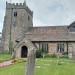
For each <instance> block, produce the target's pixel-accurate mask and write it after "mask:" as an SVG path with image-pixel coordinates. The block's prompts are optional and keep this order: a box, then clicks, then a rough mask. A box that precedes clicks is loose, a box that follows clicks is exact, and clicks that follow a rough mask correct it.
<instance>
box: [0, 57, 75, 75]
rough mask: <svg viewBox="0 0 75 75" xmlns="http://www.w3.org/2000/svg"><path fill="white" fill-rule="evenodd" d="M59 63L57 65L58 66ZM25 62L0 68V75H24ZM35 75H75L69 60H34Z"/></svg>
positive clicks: (73, 67)
mask: <svg viewBox="0 0 75 75" xmlns="http://www.w3.org/2000/svg"><path fill="white" fill-rule="evenodd" d="M58 62H59V64H58ZM25 65H26V62H20V63H18V62H17V63H16V64H14V65H10V66H7V67H4V68H0V75H24V73H25ZM34 73H35V75H75V63H74V62H73V61H72V60H70V59H64V58H61V59H59V60H58V59H56V58H45V59H42V58H41V59H36V66H35V71H34Z"/></svg>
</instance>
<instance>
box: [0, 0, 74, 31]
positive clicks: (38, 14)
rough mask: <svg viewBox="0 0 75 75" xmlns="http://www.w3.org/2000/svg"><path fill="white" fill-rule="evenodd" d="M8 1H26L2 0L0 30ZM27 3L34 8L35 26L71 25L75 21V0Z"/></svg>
mask: <svg viewBox="0 0 75 75" xmlns="http://www.w3.org/2000/svg"><path fill="white" fill-rule="evenodd" d="M6 1H8V2H10V1H11V2H12V3H13V2H14V3H17V2H18V3H21V2H22V3H23V2H24V0H0V32H1V31H2V26H3V20H4V14H5V4H6ZM26 3H27V5H28V6H29V8H30V9H31V10H33V13H34V16H33V24H34V26H52V25H69V24H70V23H71V22H73V21H75V0H26Z"/></svg>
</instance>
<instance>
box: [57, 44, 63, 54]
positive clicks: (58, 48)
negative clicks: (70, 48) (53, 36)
mask: <svg viewBox="0 0 75 75" xmlns="http://www.w3.org/2000/svg"><path fill="white" fill-rule="evenodd" d="M57 52H60V53H64V44H63V43H58V47H57Z"/></svg>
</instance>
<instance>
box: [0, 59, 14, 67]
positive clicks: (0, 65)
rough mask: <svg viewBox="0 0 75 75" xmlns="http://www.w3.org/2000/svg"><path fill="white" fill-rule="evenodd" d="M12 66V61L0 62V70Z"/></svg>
mask: <svg viewBox="0 0 75 75" xmlns="http://www.w3.org/2000/svg"><path fill="white" fill-rule="evenodd" d="M12 64H14V63H13V60H9V61H5V62H2V63H0V68H1V67H6V66H9V65H12Z"/></svg>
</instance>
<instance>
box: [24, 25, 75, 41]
mask: <svg viewBox="0 0 75 75" xmlns="http://www.w3.org/2000/svg"><path fill="white" fill-rule="evenodd" d="M25 37H27V38H29V39H30V40H31V41H75V32H69V30H68V26H49V27H33V28H31V29H30V30H29V31H28V32H27V33H26V34H25Z"/></svg>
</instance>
